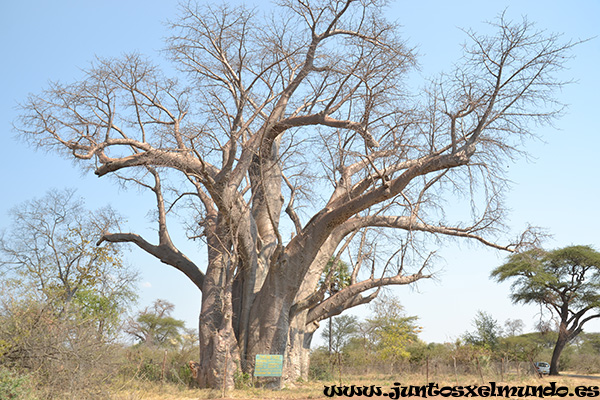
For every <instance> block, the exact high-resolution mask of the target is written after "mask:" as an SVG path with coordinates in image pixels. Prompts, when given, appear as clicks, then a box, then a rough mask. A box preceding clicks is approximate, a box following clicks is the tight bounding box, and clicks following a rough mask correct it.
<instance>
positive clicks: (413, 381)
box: [111, 372, 600, 400]
mask: <svg viewBox="0 0 600 400" xmlns="http://www.w3.org/2000/svg"><path fill="white" fill-rule="evenodd" d="M568 375H570V376H568ZM432 378H433V379H430V381H431V382H435V383H437V384H438V385H439V386H446V385H449V386H454V385H461V386H464V385H481V384H482V381H481V377H479V376H466V375H465V376H458V379H457V377H455V376H446V377H432ZM489 381H490V380H488V381H484V382H483V384H489ZM394 382H400V383H401V384H402V385H425V384H427V383H428V382H426V377H425V376H422V375H414V376H409V375H405V376H402V374H400V376H385V375H373V376H363V377H359V376H353V377H350V376H348V377H343V378H342V381H341V384H342V385H360V386H362V385H367V386H370V385H376V386H381V387H382V388H388V387H391V386H392V385H393V384H394ZM550 382H556V384H557V386H567V387H568V388H569V389H570V390H571V391H572V390H574V388H575V387H576V386H600V376H581V375H577V374H575V373H572V374H571V373H568V372H565V373H563V375H562V376H559V377H543V378H536V377H528V378H522V379H507V380H506V381H504V382H499V381H498V382H496V383H498V384H503V385H532V386H539V385H543V386H545V385H549V384H550ZM339 384H340V381H339V380H336V381H330V382H310V383H301V384H297V385H295V387H292V388H284V389H282V390H269V389H258V388H247V389H244V390H232V391H228V392H226V393H225V395H224V396H223V393H222V392H221V391H218V390H200V389H187V388H184V387H182V386H177V385H173V384H162V385H161V384H157V383H151V382H137V383H136V384H135V386H130V387H128V388H122V389H120V390H118V391H117V393H115V394H114V395H113V397H111V399H112V400H187V399H220V398H224V399H286V400H294V399H297V400H301V399H323V398H327V397H325V396H324V395H323V388H324V386H325V385H339Z"/></svg>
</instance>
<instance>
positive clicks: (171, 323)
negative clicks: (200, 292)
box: [125, 299, 185, 347]
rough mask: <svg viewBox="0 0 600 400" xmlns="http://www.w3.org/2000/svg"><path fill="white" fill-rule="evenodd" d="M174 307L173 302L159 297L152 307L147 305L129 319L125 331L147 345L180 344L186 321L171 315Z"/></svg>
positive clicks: (165, 345)
mask: <svg viewBox="0 0 600 400" xmlns="http://www.w3.org/2000/svg"><path fill="white" fill-rule="evenodd" d="M174 309H175V306H174V305H173V304H172V303H169V302H168V301H166V300H162V299H157V300H155V301H154V303H153V304H152V307H151V308H150V307H146V308H145V309H144V310H141V311H139V312H138V314H137V316H136V317H135V318H131V319H129V321H127V326H126V327H125V332H126V333H127V334H129V335H131V336H132V337H133V338H135V339H136V340H137V341H138V342H139V343H143V344H144V345H146V346H163V347H168V346H173V345H175V344H178V343H179V342H180V341H181V332H180V331H181V330H183V329H184V328H185V322H184V321H182V320H179V319H175V318H173V317H172V316H171V314H172V312H173V310H174Z"/></svg>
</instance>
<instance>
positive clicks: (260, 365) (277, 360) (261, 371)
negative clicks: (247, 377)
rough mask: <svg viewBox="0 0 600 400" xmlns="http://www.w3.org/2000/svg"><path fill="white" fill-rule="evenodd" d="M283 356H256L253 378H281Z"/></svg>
mask: <svg viewBox="0 0 600 400" xmlns="http://www.w3.org/2000/svg"><path fill="white" fill-rule="evenodd" d="M282 373H283V356H282V355H280V354H257V355H256V363H255V364H254V376H281V374H282Z"/></svg>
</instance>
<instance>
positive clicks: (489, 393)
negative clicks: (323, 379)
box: [323, 382, 600, 399]
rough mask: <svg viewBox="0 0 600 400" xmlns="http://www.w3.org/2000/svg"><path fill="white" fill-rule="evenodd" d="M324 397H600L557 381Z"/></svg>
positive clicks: (400, 388)
mask: <svg viewBox="0 0 600 400" xmlns="http://www.w3.org/2000/svg"><path fill="white" fill-rule="evenodd" d="M323 394H325V396H327V397H334V396H339V397H354V396H364V397H380V396H384V397H389V398H390V399H399V398H403V397H423V398H427V397H436V396H442V397H505V398H515V397H519V398H522V397H539V398H544V397H598V396H600V387H598V386H577V387H575V388H574V389H573V390H570V389H569V388H568V387H566V386H557V384H556V382H549V383H548V384H547V385H538V386H536V385H523V386H511V385H497V384H496V383H495V382H489V384H488V385H466V386H458V385H456V386H440V385H439V384H437V383H433V382H430V383H429V384H427V385H402V384H400V383H399V382H394V384H393V386H390V387H389V388H382V387H381V386H375V385H370V386H366V385H350V386H347V385H343V386H337V385H332V386H325V388H324V389H323Z"/></svg>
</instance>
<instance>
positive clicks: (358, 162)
mask: <svg viewBox="0 0 600 400" xmlns="http://www.w3.org/2000/svg"><path fill="white" fill-rule="evenodd" d="M383 3H384V2H379V1H371V2H359V1H356V0H334V1H330V0H327V1H297V0H284V1H280V2H278V3H277V13H276V14H274V16H271V17H268V18H262V17H261V16H260V15H259V14H258V13H257V12H255V11H252V10H248V9H246V8H243V7H238V6H236V7H229V6H227V5H222V6H205V5H198V4H193V3H191V4H188V5H184V6H182V7H181V14H180V17H179V19H178V20H176V21H175V22H173V23H172V24H171V29H172V36H171V37H170V38H169V39H168V41H167V53H168V54H169V55H170V59H171V60H172V61H173V63H174V65H175V66H176V67H177V68H178V69H179V71H180V72H181V74H180V76H179V79H174V78H168V77H166V76H165V75H164V73H162V72H161V70H160V68H159V67H158V66H157V65H154V64H152V63H151V62H150V61H148V60H146V59H145V58H143V57H142V56H140V55H135V54H132V55H128V56H124V57H122V58H118V59H99V60H97V61H96V62H95V63H93V64H92V65H91V67H90V68H89V69H88V70H87V71H86V75H85V77H84V78H83V79H82V80H80V81H78V82H74V83H70V84H61V83H55V84H52V85H50V87H49V88H48V89H47V90H46V91H44V92H42V93H41V94H39V95H32V96H31V97H30V98H29V99H28V100H27V101H26V102H24V103H23V104H22V114H21V118H20V119H19V121H18V122H17V123H16V125H17V129H18V131H19V132H20V133H21V134H22V136H23V137H25V138H26V139H27V140H28V141H30V142H31V143H32V144H33V145H35V146H39V147H43V148H51V149H54V150H56V151H58V152H60V153H63V154H65V155H66V156H67V157H70V158H74V159H76V160H79V161H81V163H82V165H84V166H85V167H87V168H91V169H93V170H94V172H95V174H96V175H98V176H99V177H104V176H114V177H117V178H118V179H120V180H121V181H122V182H124V183H126V184H131V185H140V186H141V187H144V188H146V189H148V190H149V192H150V193H152V195H153V196H154V197H155V199H156V211H157V212H156V215H157V224H158V239H157V240H158V242H157V243H152V242H151V241H150V240H148V239H147V238H144V237H142V236H140V235H138V234H136V233H134V232H106V233H105V235H104V236H103V238H102V240H100V242H99V244H106V243H122V242H129V243H133V244H134V245H137V246H138V247H139V248H141V249H142V250H144V251H146V252H148V253H150V254H152V255H153V256H155V257H156V258H158V259H159V260H160V261H162V262H163V263H165V264H167V265H170V266H172V267H174V268H176V269H178V270H179V271H181V272H182V273H184V274H185V275H186V276H187V277H188V278H189V279H190V280H191V281H192V282H194V284H195V285H196V286H197V287H198V289H199V290H200V291H201V293H202V306H201V311H200V326H199V336H200V339H199V340H200V349H201V359H200V360H201V361H200V368H199V369H200V372H199V378H198V379H199V383H200V385H201V386H209V387H219V388H220V387H223V386H232V385H233V374H234V372H235V371H236V370H239V369H240V368H241V369H242V370H243V371H246V372H251V371H252V368H253V363H254V356H255V355H256V354H284V355H285V367H284V368H285V372H284V374H285V378H286V379H290V380H292V379H295V378H296V377H299V376H302V375H303V374H304V375H305V374H306V373H307V369H306V368H307V364H306V359H307V346H309V345H310V340H311V338H312V334H313V332H314V331H315V329H316V327H317V326H318V323H319V321H322V320H323V319H326V318H329V317H330V316H334V315H337V314H339V313H341V312H342V311H344V310H346V309H348V308H350V307H353V306H356V305H359V304H364V303H367V302H369V301H370V300H372V299H373V298H375V296H376V295H377V293H378V292H377V289H378V288H381V287H382V286H387V285H402V284H409V283H411V282H415V281H417V280H419V279H422V278H424V277H427V276H429V275H428V274H429V272H428V271H429V270H428V269H427V266H428V264H429V260H430V257H429V254H428V253H427V252H426V251H423V248H422V247H421V246H420V243H422V242H423V240H424V239H425V238H426V237H428V236H433V235H435V236H437V237H460V238H465V239H470V240H474V241H478V242H481V243H483V244H484V245H486V246H489V247H492V248H496V249H503V250H510V251H513V250H515V249H517V248H519V246H521V245H523V244H525V243H527V242H530V241H532V240H535V239H534V236H532V235H530V233H533V232H532V230H528V231H527V232H525V233H523V234H522V235H519V236H518V239H517V240H510V239H509V238H507V237H505V236H504V237H503V236H500V234H501V233H503V232H504V231H502V224H501V220H502V216H503V213H504V210H503V208H502V194H503V191H504V189H505V182H504V180H503V175H502V174H503V166H504V165H505V163H506V161H507V159H510V158H512V157H515V156H517V155H518V154H519V153H520V152H521V151H522V148H521V147H520V146H521V143H522V141H523V139H524V138H526V137H528V136H530V135H531V133H532V132H531V131H530V129H529V126H530V124H531V123H539V122H542V123H543V122H547V121H548V120H549V119H552V118H553V117H554V116H555V115H556V113H557V112H558V111H559V110H560V104H556V103H555V98H554V97H553V96H554V95H553V92H554V89H556V88H557V87H558V86H560V85H561V82H559V81H558V80H557V78H556V75H555V72H557V70H559V69H560V68H561V67H562V65H563V62H564V60H565V57H566V53H568V50H569V49H570V48H571V47H572V44H571V43H561V42H560V40H559V37H558V36H554V35H546V34H545V33H543V32H539V31H537V30H536V29H535V27H534V26H533V25H532V24H530V23H529V22H527V21H522V22H518V23H512V22H510V21H507V20H505V18H503V17H502V16H501V17H499V18H498V20H497V22H496V23H495V24H493V26H494V28H495V30H496V33H495V34H494V35H492V36H480V35H478V34H476V33H474V32H471V31H466V35H467V37H468V40H470V44H467V45H466V46H465V52H464V57H463V58H462V60H461V62H460V63H458V64H456V67H455V70H454V71H452V72H451V73H448V74H444V75H441V76H440V77H439V78H437V79H435V80H433V81H432V82H429V83H428V84H427V85H426V86H425V87H426V88H425V89H424V90H422V91H420V92H419V94H418V95H410V93H408V92H407V88H406V85H405V84H404V83H405V79H406V77H407V76H408V74H409V73H410V71H411V70H413V68H414V66H415V62H416V60H415V53H414V51H413V49H411V48H410V47H409V46H408V45H407V44H406V43H405V42H404V41H403V40H402V39H401V37H400V34H399V30H398V27H397V26H396V25H395V24H394V23H391V22H389V21H387V20H386V18H385V16H384V10H383V8H384V6H385V5H384V4H383ZM457 194H459V196H457ZM444 200H446V201H450V202H451V203H452V204H458V201H459V200H462V201H464V202H465V203H466V204H467V206H468V205H469V204H472V205H473V207H472V214H471V216H469V217H467V218H466V219H464V220H460V221H451V220H448V219H447V217H446V216H444V212H443V207H444ZM174 210H178V212H179V213H183V212H187V213H188V214H185V215H186V216H185V223H184V225H185V227H186V228H187V229H188V235H189V237H190V238H191V239H197V240H202V241H203V242H202V243H203V244H204V245H205V248H206V253H207V259H206V260H205V261H204V260H192V259H190V258H188V257H187V256H186V255H185V254H183V253H182V252H181V251H180V250H179V249H178V247H177V246H176V244H175V243H174V242H173V241H172V239H171V236H170V235H169V230H168V228H167V220H169V221H172V220H173V218H171V217H170V216H171V215H173V212H174ZM169 226H170V225H169ZM390 232H392V233H390ZM384 234H386V235H388V236H386V238H387V239H386V240H385V241H384V240H379V239H378V237H379V238H381V236H378V235H384ZM394 235H395V236H394ZM390 238H391V239H390ZM392 245H394V246H395V248H394V247H393V246H392ZM341 251H348V252H349V254H351V255H352V257H350V256H347V255H346V256H344V257H345V259H346V261H347V258H351V259H352V260H351V262H349V264H350V270H351V271H350V283H349V284H348V285H347V286H345V287H344V288H343V289H342V290H340V291H337V292H336V293H331V294H329V295H328V294H327V290H325V289H326V288H324V287H318V284H319V280H320V279H321V277H322V273H323V271H324V269H325V267H326V265H327V262H329V260H331V258H332V257H338V258H339V257H340V255H339V253H340V252H341ZM203 264H205V265H203ZM225 371H226V373H225Z"/></svg>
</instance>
